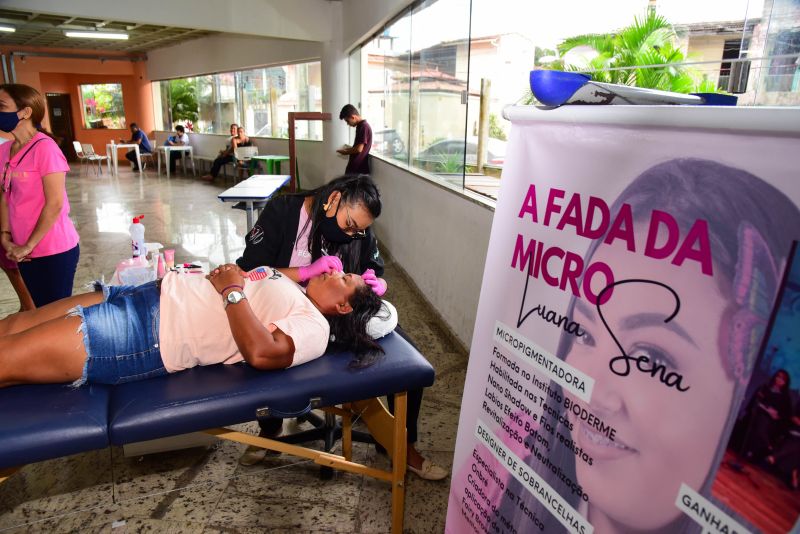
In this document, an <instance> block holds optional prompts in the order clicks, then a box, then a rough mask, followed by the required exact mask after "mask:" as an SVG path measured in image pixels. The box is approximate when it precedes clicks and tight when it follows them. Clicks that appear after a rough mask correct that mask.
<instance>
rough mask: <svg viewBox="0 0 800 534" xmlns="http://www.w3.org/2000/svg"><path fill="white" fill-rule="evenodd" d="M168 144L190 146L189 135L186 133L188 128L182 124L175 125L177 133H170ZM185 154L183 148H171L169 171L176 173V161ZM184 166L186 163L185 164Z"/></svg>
mask: <svg viewBox="0 0 800 534" xmlns="http://www.w3.org/2000/svg"><path fill="white" fill-rule="evenodd" d="M166 145H167V146H189V136H188V135H187V134H186V128H184V127H183V126H182V125H180V124H179V125H177V126H175V135H170V136H169V137H168V138H167V142H166ZM183 155H184V151H183V150H170V152H169V172H171V173H175V163H176V162H177V161H178V160H179V159H180V158H182V157H183ZM184 168H186V167H185V165H184Z"/></svg>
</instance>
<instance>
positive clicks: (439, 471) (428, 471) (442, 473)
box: [406, 458, 450, 480]
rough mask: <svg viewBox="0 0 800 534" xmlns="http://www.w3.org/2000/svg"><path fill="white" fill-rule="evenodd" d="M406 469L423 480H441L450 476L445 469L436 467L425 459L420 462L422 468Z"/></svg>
mask: <svg viewBox="0 0 800 534" xmlns="http://www.w3.org/2000/svg"><path fill="white" fill-rule="evenodd" d="M406 468H407V469H408V470H409V471H411V472H412V473H414V474H415V475H417V476H418V477H419V478H421V479H423V480H442V479H444V478H447V475H449V474H450V473H448V472H447V470H446V469H444V468H443V467H440V466H438V465H436V464H435V463H433V462H431V461H430V460H428V459H427V458H425V460H424V461H423V462H422V467H421V468H420V469H417V468H416V467H413V466H411V465H407V466H406Z"/></svg>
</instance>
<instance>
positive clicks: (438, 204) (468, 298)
mask: <svg viewBox="0 0 800 534" xmlns="http://www.w3.org/2000/svg"><path fill="white" fill-rule="evenodd" d="M372 177H373V179H374V180H375V182H376V183H377V184H378V187H379V188H380V191H381V196H382V198H383V213H382V214H381V216H380V218H379V219H378V220H377V221H375V232H376V235H377V236H378V240H379V241H380V242H381V243H383V245H385V247H386V248H387V249H388V250H389V252H390V253H391V255H392V256H393V257H394V259H395V260H396V261H397V263H398V264H399V265H400V266H401V267H402V268H403V269H404V270H405V271H406V272H407V273H408V274H409V275H410V276H411V278H412V279H413V280H414V283H416V285H417V287H418V288H419V289H420V290H421V291H422V293H423V295H424V296H425V298H426V299H427V300H428V302H430V304H431V305H432V306H433V307H434V308H435V309H436V311H437V312H439V314H440V315H441V316H442V318H443V319H444V321H445V322H446V323H447V324H448V326H449V327H450V328H451V329H452V330H453V332H454V333H455V334H456V336H457V337H458V338H459V340H460V341H461V342H462V343H463V344H464V346H466V347H469V345H470V343H471V342H472V329H473V326H474V324H475V315H476V313H477V309H478V297H479V295H480V289H481V279H482V277H483V264H484V262H485V261H486V249H487V248H488V246H489V232H490V231H491V226H492V218H493V216H494V211H493V210H492V209H490V208H489V207H487V206H485V205H479V204H477V203H475V202H473V201H472V200H469V199H467V198H464V197H463V196H462V195H460V194H457V193H454V192H453V191H450V190H446V189H443V188H442V187H440V186H438V185H436V184H433V183H431V182H429V181H428V180H426V179H424V178H421V177H419V176H416V175H414V174H411V173H410V172H407V171H405V170H403V169H400V168H398V167H396V166H394V165H390V164H389V163H386V162H384V161H382V160H379V159H377V158H372ZM389 291H390V292H389V295H387V296H388V297H389V298H390V299H391V289H390V290H389ZM401 323H402V318H401Z"/></svg>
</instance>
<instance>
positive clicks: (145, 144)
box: [120, 122, 153, 172]
mask: <svg viewBox="0 0 800 534" xmlns="http://www.w3.org/2000/svg"><path fill="white" fill-rule="evenodd" d="M120 142H121V143H136V144H137V145H139V152H140V153H142V154H149V153H150V152H152V151H153V148H152V147H151V146H150V141H148V140H147V136H146V135H145V134H144V132H143V131H141V130H140V129H139V126H138V125H137V124H136V123H135V122H132V123H131V138H130V140H128V141H126V140H125V139H120ZM125 157H126V158H127V159H128V161H130V162H131V163H133V172H139V165H138V164H137V163H136V151H135V150H131V151H130V152H126V153H125Z"/></svg>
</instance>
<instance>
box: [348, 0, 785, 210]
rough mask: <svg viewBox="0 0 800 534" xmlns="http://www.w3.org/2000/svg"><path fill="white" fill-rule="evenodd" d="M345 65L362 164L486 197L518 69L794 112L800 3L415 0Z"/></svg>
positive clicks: (523, 98) (494, 182)
mask: <svg viewBox="0 0 800 534" xmlns="http://www.w3.org/2000/svg"><path fill="white" fill-rule="evenodd" d="M409 36H410V38H409ZM359 57H360V61H359ZM761 58H766V59H761ZM354 62H357V66H355V67H354V66H353V65H354ZM350 63H351V69H350V71H351V72H350V75H351V78H350V84H351V95H352V94H353V93H355V94H360V100H361V106H362V107H361V108H360V109H361V111H362V115H363V116H364V117H365V118H366V119H367V120H369V121H370V123H371V124H372V126H373V131H374V132H375V138H374V144H373V149H372V151H373V154H376V155H379V156H381V157H385V158H393V159H397V160H401V161H404V162H408V164H409V165H410V166H412V167H415V168H419V169H422V170H425V171H427V172H428V173H434V174H437V175H439V176H440V177H442V178H443V179H445V180H446V181H448V182H449V183H451V184H453V185H457V186H459V185H463V187H464V188H466V189H470V190H473V191H476V192H478V193H481V194H484V195H487V196H489V197H493V198H496V194H497V191H498V189H499V178H500V172H501V170H502V166H503V164H504V161H505V154H506V143H507V137H508V133H509V123H508V122H507V121H506V120H505V119H503V118H502V110H503V107H504V106H506V105H509V104H515V103H531V104H535V103H536V102H535V100H534V99H533V96H532V95H531V94H530V90H529V81H528V79H529V73H530V71H531V69H545V68H552V69H561V70H577V71H580V72H586V73H588V74H590V75H591V76H592V77H593V78H595V79H597V80H600V81H605V82H611V83H619V84H625V85H632V86H638V87H646V88H653V89H661V90H667V91H676V92H681V93H688V92H716V91H723V92H728V93H733V94H736V95H737V96H738V105H739V106H751V105H778V106H798V105H800V2H799V1H798V0H706V1H704V2H696V1H694V0H658V1H655V0H618V1H616V2H611V3H608V2H605V3H603V2H586V1H585V0H563V1H562V2H550V3H541V2H524V1H521V0H418V1H416V2H414V3H413V7H412V8H411V9H410V10H408V9H406V10H403V11H401V12H400V13H398V14H397V15H396V16H395V18H394V19H393V20H391V21H390V22H389V23H388V24H387V25H386V26H385V27H383V28H382V29H381V30H380V31H379V32H378V33H377V34H376V35H374V36H373V37H371V38H370V39H369V40H368V41H366V42H365V43H363V44H362V46H361V47H360V48H359V49H356V50H354V51H353V52H352V53H351V60H350ZM354 84H356V85H358V84H360V88H361V91H360V93H358V92H357V91H353V89H352V86H353V85H354ZM351 98H352V97H351ZM403 150H404V151H405V152H403ZM397 152H399V154H398V153H397Z"/></svg>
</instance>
